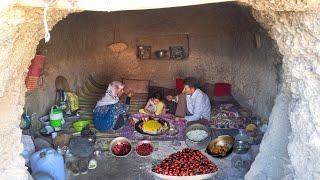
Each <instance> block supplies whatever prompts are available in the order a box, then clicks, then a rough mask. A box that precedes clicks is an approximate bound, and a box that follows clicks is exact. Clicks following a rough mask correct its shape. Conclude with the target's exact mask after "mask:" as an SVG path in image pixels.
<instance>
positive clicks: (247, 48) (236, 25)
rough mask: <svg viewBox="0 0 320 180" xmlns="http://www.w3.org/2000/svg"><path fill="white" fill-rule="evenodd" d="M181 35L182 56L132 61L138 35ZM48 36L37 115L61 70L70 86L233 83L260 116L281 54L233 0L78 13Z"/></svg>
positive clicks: (34, 107) (268, 104)
mask: <svg viewBox="0 0 320 180" xmlns="http://www.w3.org/2000/svg"><path fill="white" fill-rule="evenodd" d="M184 12H188V13H184ZM190 19H192V21H191V20H190ZM115 25H116V27H117V28H119V31H120V38H121V40H122V41H124V42H126V43H128V46H129V47H128V49H127V50H126V51H124V52H123V53H121V54H114V53H112V52H110V51H109V50H108V48H106V46H107V45H108V44H110V43H112V40H113V30H114V26H115ZM117 30H118V29H117ZM185 33H186V34H188V35H189V42H190V44H189V47H190V56H189V58H188V59H187V60H185V61H180V62H179V61H164V60H150V61H148V60H142V61H141V60H137V58H136V46H137V44H136V38H139V37H145V36H149V37H153V36H154V37H158V36H166V35H174V34H185ZM255 34H259V36H260V37H261V44H262V45H261V46H262V47H261V48H256V44H255ZM51 36H52V39H51V41H50V42H49V43H47V44H46V45H45V47H43V48H41V47H39V49H43V54H44V55H46V64H45V67H44V68H45V71H44V76H43V77H42V78H43V82H42V84H41V87H40V88H39V89H38V90H36V91H35V92H33V93H31V94H30V95H28V96H27V100H26V103H27V104H26V106H27V107H28V109H29V110H30V112H35V113H37V114H38V115H43V114H45V113H47V111H48V108H50V106H51V105H53V103H54V97H55V87H54V81H55V78H56V77H57V76H58V75H60V74H61V75H63V76H65V77H66V78H67V79H68V80H69V83H70V84H71V86H72V88H73V89H74V90H76V89H77V87H79V86H81V84H82V83H83V81H84V79H85V77H86V76H87V75H88V74H93V75H94V76H95V77H96V78H98V79H101V80H102V81H107V80H121V79H122V78H132V79H148V80H151V85H156V86H163V87H169V88H173V87H174V86H175V78H176V77H177V76H183V77H186V76H196V77H199V78H202V79H204V80H205V81H206V82H208V83H215V82H228V83H230V84H232V85H233V87H232V89H233V92H232V93H233V95H234V96H235V97H236V98H237V99H238V100H239V101H240V102H241V103H242V104H243V105H245V106H248V107H250V108H252V109H253V110H255V111H257V112H258V113H260V114H261V115H263V116H265V117H268V116H269V114H270V112H271V108H272V107H273V104H274V98H275V95H276V93H277V85H278V84H279V77H280V75H279V69H278V68H279V67H280V66H281V64H280V63H281V56H280V54H279V53H278V51H277V47H276V45H275V44H274V43H273V41H272V40H271V39H270V38H269V37H268V35H267V32H266V31H264V30H263V29H262V28H261V27H260V26H259V24H258V23H257V22H256V21H255V20H254V19H253V17H252V16H251V14H250V12H249V9H248V8H246V7H241V6H239V5H237V4H234V3H223V4H211V5H201V6H195V7H180V8H171V9H161V10H147V11H133V12H115V13H106V12H81V13H75V14H71V15H69V16H68V17H67V18H66V19H64V20H62V21H60V22H59V23H57V24H56V26H55V27H54V28H53V30H52V33H51ZM211 93H212V92H211Z"/></svg>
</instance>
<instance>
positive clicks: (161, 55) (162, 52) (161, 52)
mask: <svg viewBox="0 0 320 180" xmlns="http://www.w3.org/2000/svg"><path fill="white" fill-rule="evenodd" d="M154 54H155V55H156V57H157V58H166V57H167V54H168V51H167V50H159V51H156V52H155V53H154Z"/></svg>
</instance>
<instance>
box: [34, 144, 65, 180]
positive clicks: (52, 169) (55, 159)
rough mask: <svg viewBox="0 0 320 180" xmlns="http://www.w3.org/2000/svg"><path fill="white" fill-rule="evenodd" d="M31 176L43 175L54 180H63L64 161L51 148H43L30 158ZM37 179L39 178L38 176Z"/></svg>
mask: <svg viewBox="0 0 320 180" xmlns="http://www.w3.org/2000/svg"><path fill="white" fill-rule="evenodd" d="M30 165H31V170H32V175H35V174H39V173H45V174H48V175H50V176H51V177H53V178H54V180H65V171H64V161H63V157H62V155H61V154H59V153H58V152H57V151H56V150H54V149H52V148H44V149H41V150H39V151H37V152H35V153H33V154H32V156H31V158H30ZM38 177H39V176H38ZM36 180H42V179H39V178H38V179H36Z"/></svg>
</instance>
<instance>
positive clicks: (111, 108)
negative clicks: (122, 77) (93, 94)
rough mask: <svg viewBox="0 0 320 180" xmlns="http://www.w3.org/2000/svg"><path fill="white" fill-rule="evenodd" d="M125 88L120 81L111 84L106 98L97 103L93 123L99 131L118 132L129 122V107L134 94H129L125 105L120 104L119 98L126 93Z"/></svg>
mask: <svg viewBox="0 0 320 180" xmlns="http://www.w3.org/2000/svg"><path fill="white" fill-rule="evenodd" d="M124 87H125V85H124V84H123V83H121V82H119V81H114V82H112V83H110V84H109V86H108V89H107V91H106V94H105V96H104V97H103V98H101V99H100V100H99V101H98V102H97V105H96V107H95V109H94V117H93V122H94V126H95V128H96V129H98V130H99V131H102V132H106V131H108V130H110V129H113V130H117V129H119V128H121V127H122V126H123V125H124V124H125V123H126V122H127V120H128V117H127V112H128V109H129V107H128V105H129V104H130V98H131V96H132V94H133V93H132V92H129V93H128V96H127V99H126V102H125V103H122V102H119V97H121V96H122V95H123V93H124Z"/></svg>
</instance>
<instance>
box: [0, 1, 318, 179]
mask: <svg viewBox="0 0 320 180" xmlns="http://www.w3.org/2000/svg"><path fill="white" fill-rule="evenodd" d="M244 1H245V2H244V3H245V5H249V6H251V7H253V10H252V11H253V14H254V17H255V18H256V19H257V21H258V22H259V23H260V24H262V25H263V26H264V27H265V28H266V29H267V30H268V33H269V34H270V36H271V37H272V38H273V39H274V40H275V41H276V42H277V44H278V47H279V49H280V52H281V54H282V55H283V65H282V70H283V74H282V81H281V88H280V91H279V93H278V95H277V97H276V100H275V105H274V107H273V110H272V112H271V115H270V119H269V128H268V131H267V133H266V135H265V137H264V139H263V141H262V144H261V146H260V153H259V154H258V156H257V157H256V160H255V162H254V164H253V165H252V167H251V169H250V171H249V172H248V174H247V176H246V179H257V178H258V179H317V177H319V171H318V170H319V168H320V167H319V166H320V164H319V163H318V162H319V158H320V157H319V156H318V155H319V154H320V147H319V139H320V133H319V132H320V130H319V129H320V124H319V115H320V114H319V112H320V106H319V100H320V99H319V98H320V96H318V94H319V92H320V83H319V82H320V81H319V74H320V70H319V69H320V58H319V56H320V54H319V52H320V50H319V49H320V40H319V38H318V37H319V36H320V29H319V28H318V27H319V25H320V15H319V13H318V12H319V2H317V1H314V0H308V1H291V0H279V1H267V0H266V1H255V0H248V1H246V0H244ZM14 4H15V3H13V1H12V2H9V1H5V2H4V3H2V4H1V9H0V14H1V16H0V21H1V22H2V23H1V26H0V33H1V36H0V44H1V47H2V50H1V51H0V57H1V61H0V68H1V71H0V76H1V77H2V78H1V81H0V96H1V98H0V116H1V117H0V121H1V124H5V125H4V126H3V127H2V128H1V130H0V142H1V148H0V152H1V163H0V179H26V178H27V177H28V176H27V173H26V171H25V169H24V161H23V159H22V157H21V156H19V153H20V152H21V151H22V144H21V143H20V138H21V131H20V129H19V127H18V124H19V119H20V115H21V113H22V108H23V106H24V103H25V97H24V96H25V90H26V89H25V87H24V77H25V75H26V71H27V67H28V66H29V64H30V59H32V57H33V56H34V54H35V53H36V47H37V43H38V42H39V40H40V39H41V38H42V37H43V36H44V32H43V27H42V19H41V18H42V9H37V8H26V7H21V6H18V7H17V6H14ZM64 9H68V7H65V8H64ZM82 10H84V9H82ZM68 13H69V12H68V11H66V10H54V9H51V10H50V13H49V17H48V21H49V28H50V29H51V28H52V27H53V25H54V24H55V23H57V22H58V21H59V20H61V19H62V18H63V17H65V16H66V15H67V14H68Z"/></svg>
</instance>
